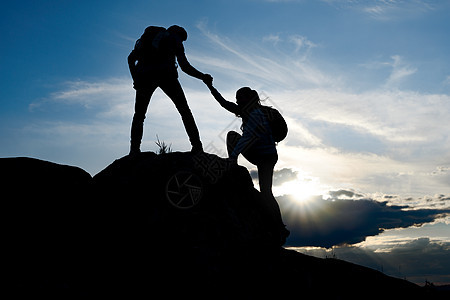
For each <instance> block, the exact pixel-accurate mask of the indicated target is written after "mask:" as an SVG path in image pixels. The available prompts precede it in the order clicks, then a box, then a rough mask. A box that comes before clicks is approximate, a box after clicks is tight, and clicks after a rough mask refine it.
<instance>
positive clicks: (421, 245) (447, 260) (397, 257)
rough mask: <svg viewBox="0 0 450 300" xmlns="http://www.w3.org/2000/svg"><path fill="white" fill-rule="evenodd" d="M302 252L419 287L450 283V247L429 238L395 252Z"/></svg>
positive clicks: (353, 249) (349, 249) (348, 248)
mask: <svg viewBox="0 0 450 300" xmlns="http://www.w3.org/2000/svg"><path fill="white" fill-rule="evenodd" d="M300 252H302V253H305V254H309V255H314V256H317V257H322V258H324V257H336V258H338V259H342V260H346V261H350V262H353V263H356V264H359V265H363V266H366V267H369V268H372V269H375V270H379V271H382V272H384V273H386V274H388V275H390V276H395V277H399V278H406V279H407V280H409V281H412V282H415V283H417V284H422V285H423V284H424V283H425V280H428V281H431V282H434V283H437V284H449V282H450V243H449V242H444V241H432V240H430V239H429V238H424V237H422V238H418V239H414V240H408V241H402V240H399V241H398V243H397V244H395V245H394V246H393V247H392V248H391V249H387V250H386V249H385V250H383V251H377V249H368V248H360V247H353V246H344V247H335V248H334V249H333V251H332V253H331V251H330V250H328V251H327V250H326V249H323V248H321V249H312V250H307V249H301V250H300Z"/></svg>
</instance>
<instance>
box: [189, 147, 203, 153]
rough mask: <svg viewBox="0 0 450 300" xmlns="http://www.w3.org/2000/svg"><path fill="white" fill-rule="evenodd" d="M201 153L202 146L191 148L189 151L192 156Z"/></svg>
mask: <svg viewBox="0 0 450 300" xmlns="http://www.w3.org/2000/svg"><path fill="white" fill-rule="evenodd" d="M202 152H203V147H202V146H193V147H192V149H191V153H192V154H199V153H202Z"/></svg>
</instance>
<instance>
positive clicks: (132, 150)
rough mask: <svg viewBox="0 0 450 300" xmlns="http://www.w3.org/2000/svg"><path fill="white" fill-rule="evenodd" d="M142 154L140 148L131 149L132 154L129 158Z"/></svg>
mask: <svg viewBox="0 0 450 300" xmlns="http://www.w3.org/2000/svg"><path fill="white" fill-rule="evenodd" d="M139 154H141V149H139V148H137V149H136V148H130V153H129V154H128V156H136V155H139Z"/></svg>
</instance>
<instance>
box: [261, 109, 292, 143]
mask: <svg viewBox="0 0 450 300" xmlns="http://www.w3.org/2000/svg"><path fill="white" fill-rule="evenodd" d="M262 110H263V112H264V114H265V116H266V118H267V120H268V121H269V126H270V129H272V137H273V139H274V141H275V142H276V143H279V142H281V141H282V140H284V139H285V138H286V136H287V134H288V127H287V124H286V121H285V120H284V118H283V116H282V115H281V114H280V112H279V111H278V110H276V109H275V108H273V107H270V106H264V105H262Z"/></svg>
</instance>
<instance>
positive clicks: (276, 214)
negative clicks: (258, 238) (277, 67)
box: [257, 154, 284, 226]
mask: <svg viewBox="0 0 450 300" xmlns="http://www.w3.org/2000/svg"><path fill="white" fill-rule="evenodd" d="M277 160H278V156H277V155H276V154H275V155H274V156H268V157H267V159H266V160H264V159H261V161H260V162H259V163H258V165H257V167H258V178H259V189H260V191H261V194H262V196H263V198H264V202H265V206H266V208H267V212H268V213H269V214H270V215H271V219H272V220H273V223H274V225H275V226H284V224H283V221H282V219H281V212H280V207H279V206H278V202H277V200H276V199H275V197H274V196H273V193H272V182H273V168H274V167H275V164H276V162H277Z"/></svg>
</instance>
